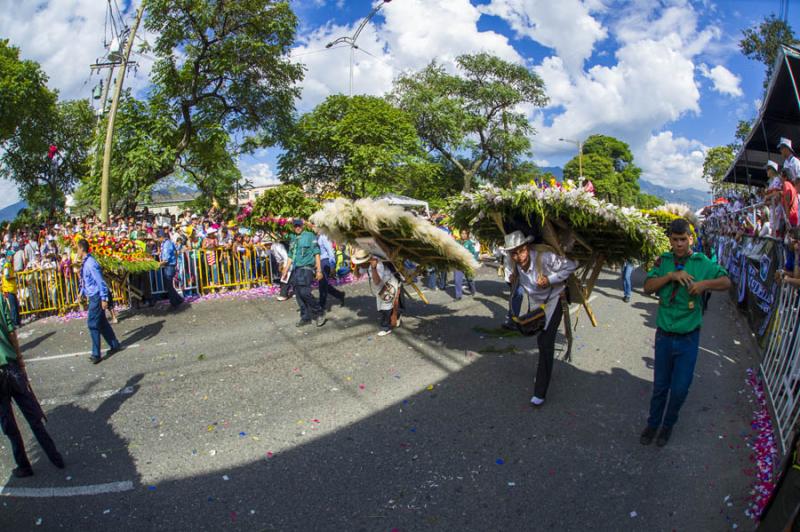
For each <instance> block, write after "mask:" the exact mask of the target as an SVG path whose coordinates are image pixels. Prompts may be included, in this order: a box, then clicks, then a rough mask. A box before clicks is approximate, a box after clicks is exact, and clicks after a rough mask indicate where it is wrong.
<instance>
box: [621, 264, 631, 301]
mask: <svg viewBox="0 0 800 532" xmlns="http://www.w3.org/2000/svg"><path fill="white" fill-rule="evenodd" d="M632 273H633V264H631V263H630V262H628V261H625V264H623V265H622V293H623V294H624V296H625V297H631V274H632Z"/></svg>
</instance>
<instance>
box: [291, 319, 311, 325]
mask: <svg viewBox="0 0 800 532" xmlns="http://www.w3.org/2000/svg"><path fill="white" fill-rule="evenodd" d="M309 323H311V320H300V321H298V322H297V323H295V325H294V326H295V327H302V326H304V325H308V324H309Z"/></svg>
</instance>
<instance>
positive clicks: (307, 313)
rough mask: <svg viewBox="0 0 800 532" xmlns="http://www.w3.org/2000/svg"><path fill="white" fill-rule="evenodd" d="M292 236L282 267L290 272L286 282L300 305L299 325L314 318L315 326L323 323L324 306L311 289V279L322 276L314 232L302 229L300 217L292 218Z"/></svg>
mask: <svg viewBox="0 0 800 532" xmlns="http://www.w3.org/2000/svg"><path fill="white" fill-rule="evenodd" d="M293 226H294V238H293V239H292V243H291V245H290V246H289V259H288V260H287V261H286V266H285V268H286V269H288V270H289V271H291V272H292V274H291V277H290V278H289V283H290V284H291V285H292V287H293V288H294V293H295V299H297V304H298V305H299V306H300V321H299V322H297V326H298V327H302V326H304V325H308V324H309V323H311V321H312V320H314V321H315V322H316V324H317V327H322V326H323V325H325V321H326V319H325V310H324V309H323V308H322V307H320V305H319V301H317V299H316V298H315V297H314V295H313V294H312V293H311V283H312V282H313V281H314V279H316V280H317V281H320V280H322V276H323V273H322V264H321V261H320V251H319V245H318V244H317V236H316V235H315V234H314V233H312V232H311V231H306V230H305V227H304V226H305V224H304V222H303V220H301V219H296V220H295V221H294V222H293Z"/></svg>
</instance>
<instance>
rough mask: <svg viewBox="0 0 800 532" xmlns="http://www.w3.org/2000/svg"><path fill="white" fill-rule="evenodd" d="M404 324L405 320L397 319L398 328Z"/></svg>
mask: <svg viewBox="0 0 800 532" xmlns="http://www.w3.org/2000/svg"><path fill="white" fill-rule="evenodd" d="M402 324H403V320H401V319H400V318H397V326H398V327H400V326H401V325H402Z"/></svg>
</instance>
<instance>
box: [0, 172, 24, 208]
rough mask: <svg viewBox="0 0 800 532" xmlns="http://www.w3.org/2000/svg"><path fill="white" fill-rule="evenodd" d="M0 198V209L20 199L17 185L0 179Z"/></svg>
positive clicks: (8, 180)
mask: <svg viewBox="0 0 800 532" xmlns="http://www.w3.org/2000/svg"><path fill="white" fill-rule="evenodd" d="M0 198H2V199H0V209H2V208H3V207H8V206H9V205H11V204H13V203H16V202H18V201H19V200H20V199H21V198H20V197H19V189H18V188H17V184H16V183H15V182H13V181H11V180H10V179H0Z"/></svg>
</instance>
